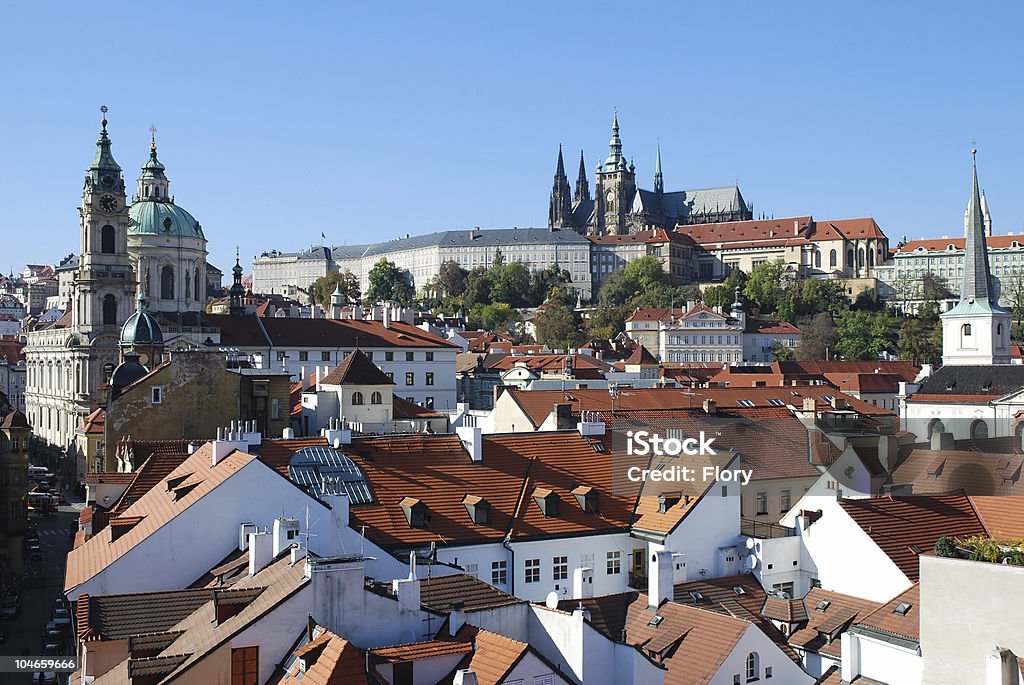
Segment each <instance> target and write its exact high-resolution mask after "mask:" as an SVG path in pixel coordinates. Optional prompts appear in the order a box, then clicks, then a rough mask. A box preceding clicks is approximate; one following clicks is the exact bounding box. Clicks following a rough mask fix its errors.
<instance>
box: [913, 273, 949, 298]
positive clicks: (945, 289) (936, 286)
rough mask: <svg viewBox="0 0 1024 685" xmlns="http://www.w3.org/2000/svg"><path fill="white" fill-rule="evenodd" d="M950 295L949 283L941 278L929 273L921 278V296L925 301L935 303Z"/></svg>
mask: <svg viewBox="0 0 1024 685" xmlns="http://www.w3.org/2000/svg"><path fill="white" fill-rule="evenodd" d="M952 295H953V291H952V290H950V289H949V281H947V280H946V279H945V278H943V277H942V276H938V275H936V274H933V273H932V272H930V271H929V272H928V273H926V274H925V275H924V276H923V277H922V278H921V296H922V297H923V298H924V299H925V300H929V301H936V302H937V301H939V300H945V299H946V298H947V297H951V296H952Z"/></svg>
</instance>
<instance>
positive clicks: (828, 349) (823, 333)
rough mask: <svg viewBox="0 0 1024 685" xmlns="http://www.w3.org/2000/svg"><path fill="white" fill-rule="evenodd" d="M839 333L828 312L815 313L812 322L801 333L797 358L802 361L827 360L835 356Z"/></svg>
mask: <svg viewBox="0 0 1024 685" xmlns="http://www.w3.org/2000/svg"><path fill="white" fill-rule="evenodd" d="M838 338H839V334H838V333H837V331H836V326H835V324H834V323H833V322H832V316H831V315H829V314H828V312H821V313H819V314H815V315H814V318H813V319H811V322H810V323H809V324H808V325H807V326H805V327H804V328H803V330H802V331H801V334H800V344H799V345H797V348H796V358H797V359H799V360H801V361H827V360H828V359H829V357H832V356H835V352H834V350H835V346H836V340H838Z"/></svg>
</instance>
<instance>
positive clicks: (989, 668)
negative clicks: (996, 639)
mask: <svg viewBox="0 0 1024 685" xmlns="http://www.w3.org/2000/svg"><path fill="white" fill-rule="evenodd" d="M1019 668H1020V666H1019V665H1018V664H1017V659H1016V657H1015V656H1014V653H1013V652H1011V651H1010V650H1009V649H1005V648H1003V647H996V648H995V649H993V650H992V651H991V652H989V653H988V654H986V655H985V680H984V684H985V685H1008V684H1009V683H1016V682H1017V676H1018V670H1019Z"/></svg>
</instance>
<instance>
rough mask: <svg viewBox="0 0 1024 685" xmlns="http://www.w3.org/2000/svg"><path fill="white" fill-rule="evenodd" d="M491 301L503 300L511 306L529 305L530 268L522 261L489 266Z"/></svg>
mask: <svg viewBox="0 0 1024 685" xmlns="http://www.w3.org/2000/svg"><path fill="white" fill-rule="evenodd" d="M490 276H491V293H490V296H491V302H504V303H505V304H507V305H509V306H511V307H529V306H531V304H532V303H531V302H530V294H531V292H530V270H529V269H528V268H526V265H525V264H523V263H522V262H510V263H508V264H504V263H502V264H498V265H497V266H491V271H490Z"/></svg>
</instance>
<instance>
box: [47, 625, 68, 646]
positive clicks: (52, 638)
mask: <svg viewBox="0 0 1024 685" xmlns="http://www.w3.org/2000/svg"><path fill="white" fill-rule="evenodd" d="M50 645H53V646H54V647H56V648H57V649H60V648H61V647H62V646H63V645H64V632H63V631H61V630H59V629H58V628H53V629H48V630H47V631H46V632H44V633H43V649H46V648H47V647H49V646H50Z"/></svg>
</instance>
